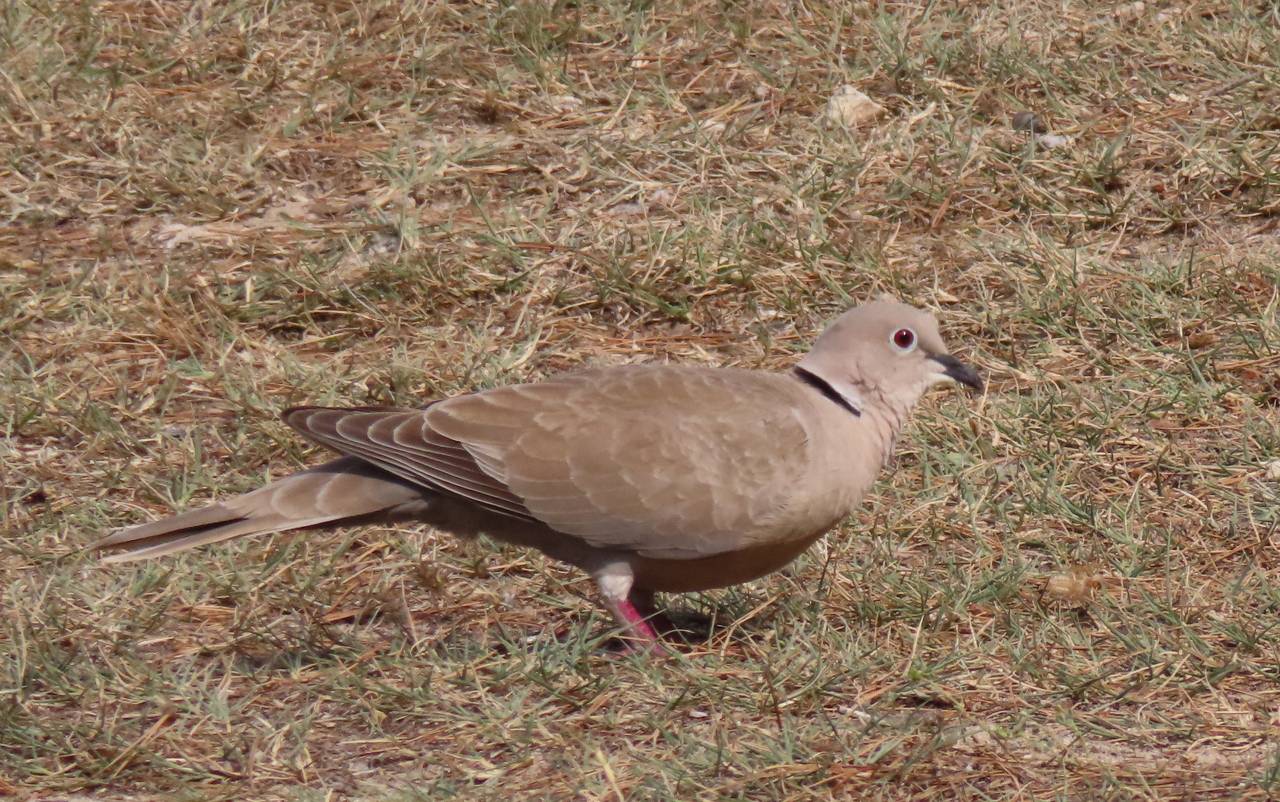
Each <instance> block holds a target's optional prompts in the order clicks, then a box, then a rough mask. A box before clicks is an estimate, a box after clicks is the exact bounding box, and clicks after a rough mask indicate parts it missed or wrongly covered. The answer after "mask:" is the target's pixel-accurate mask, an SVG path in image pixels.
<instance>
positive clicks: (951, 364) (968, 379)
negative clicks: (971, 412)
mask: <svg viewBox="0 0 1280 802" xmlns="http://www.w3.org/2000/svg"><path fill="white" fill-rule="evenodd" d="M929 358H930V359H932V360H933V361H934V362H937V363H938V364H939V365H942V368H943V370H942V372H943V373H945V374H946V375H947V376H950V377H951V378H953V379H955V380H956V381H958V382H960V383H961V384H963V385H965V386H966V387H968V388H970V389H972V390H974V391H975V392H979V393H980V392H982V377H981V376H979V375H978V371H976V370H974V369H973V368H971V367H969V366H968V365H966V364H965V363H963V362H961V361H960V360H959V359H956V358H955V357H954V356H952V355H951V354H934V355H931V356H930V357H929Z"/></svg>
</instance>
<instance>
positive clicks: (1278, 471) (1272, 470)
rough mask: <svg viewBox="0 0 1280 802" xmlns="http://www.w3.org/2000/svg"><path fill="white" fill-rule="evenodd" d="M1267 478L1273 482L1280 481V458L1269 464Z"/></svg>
mask: <svg viewBox="0 0 1280 802" xmlns="http://www.w3.org/2000/svg"><path fill="white" fill-rule="evenodd" d="M1266 475H1267V478H1268V479H1270V480H1271V481H1273V482H1280V459H1278V460H1273V461H1272V462H1270V463H1269V464H1268V465H1267V474H1266Z"/></svg>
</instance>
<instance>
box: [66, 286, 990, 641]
mask: <svg viewBox="0 0 1280 802" xmlns="http://www.w3.org/2000/svg"><path fill="white" fill-rule="evenodd" d="M944 383H952V384H957V383H958V384H960V385H965V386H967V387H968V388H970V389H971V390H973V391H975V392H978V393H980V392H982V387H983V382H982V379H981V378H980V376H979V374H978V373H977V371H976V370H974V368H973V367H971V366H970V365H968V364H966V363H964V362H962V361H961V360H959V359H958V358H956V357H955V356H952V355H951V354H950V353H949V352H948V350H947V348H946V346H945V344H944V343H943V340H942V337H941V335H940V334H939V330H938V324H937V321H936V320H935V318H934V317H933V316H932V315H931V314H930V313H929V312H927V311H924V310H921V309H917V308H914V307H912V306H909V305H907V304H904V303H902V302H900V301H897V300H894V299H890V298H880V299H877V300H874V301H870V302H867V303H864V304H862V305H859V306H855V307H853V308H851V309H848V310H847V311H845V312H844V313H843V314H841V315H839V316H838V317H837V318H835V320H834V321H832V322H831V323H830V324H829V325H828V326H827V328H826V329H825V330H824V331H823V332H822V333H821V334H820V335H819V337H818V339H817V340H816V342H815V343H814V345H813V347H812V349H811V350H810V351H809V352H808V353H807V354H806V355H804V356H803V357H802V358H801V359H799V360H798V361H797V362H796V363H795V364H794V365H793V366H792V367H790V368H789V369H786V370H782V371H766V370H749V369H741V368H724V367H713V366H702V365H672V364H659V365H643V364H641V365H622V366H612V367H598V368H592V369H586V370H582V371H580V372H576V373H567V374H564V375H559V376H554V377H551V378H548V379H545V380H543V381H537V382H532V383H525V384H513V385H507V386H501V387H495V388H492V389H484V390H479V391H476V392H471V393H466V394H462V395H456V396H452V397H449V398H445V399H441V400H435V401H431V402H430V403H428V404H426V405H425V406H424V407H421V408H400V407H350V408H334V407H321V406H299V407H293V408H290V409H287V410H286V411H285V412H284V413H283V419H284V422H285V423H286V424H288V425H289V426H290V427H291V428H292V429H294V430H295V431H296V432H298V433H299V434H300V435H302V436H303V437H305V438H306V439H308V440H310V441H312V442H314V443H316V444H318V445H321V446H324V447H326V448H328V449H331V450H332V451H335V452H337V453H338V454H339V455H340V456H338V457H337V458H336V459H333V460H331V461H329V462H325V463H323V464H320V465H316V466H315V467H311V468H308V469H306V470H302V471H300V472H298V473H294V474H291V475H288V476H285V477H283V478H280V479H277V480H276V481H273V482H271V483H269V484H267V485H265V486H264V487H261V488H259V489H257V490H253V491H251V492H248V493H245V494H243V495H240V496H237V497H234V498H230V499H228V500H225V501H221V502H217V503H214V504H211V505H209V506H205V507H201V508H198V509H193V510H190V511H187V512H182V513H179V514H177V515H173V516H171V517H168V518H164V519H162V520H157V521H153V522H150V523H142V524H138V525H134V526H130V527H127V528H124V529H120V530H118V531H116V532H114V533H113V534H110V535H108V536H106V537H104V538H102V539H100V540H98V541H97V542H95V543H93V544H92V545H91V546H90V548H91V549H94V550H96V551H98V552H101V553H103V554H104V556H103V560H104V561H106V562H123V561H129V560H138V559H143V558H151V557H160V556H163V555H167V554H172V553H175V552H181V551H186V550H188V549H192V548H195V547H197V546H204V545H208V544H212V543H217V542H219V541H224V540H229V539H231V538H239V537H245V536H250V535H265V534H268V533H273V532H284V531H287V530H298V529H322V528H333V527H346V526H353V525H360V524H368V523H397V522H425V523H426V524H429V525H430V526H432V527H434V528H436V529H438V530H443V531H445V532H449V533H452V534H454V535H458V536H462V537H472V536H476V535H480V534H485V535H488V536H489V537H491V538H494V539H496V540H498V541H503V542H506V543H511V544H515V545H518V546H525V547H530V548H533V549H536V550H537V551H540V552H542V553H543V554H544V555H546V556H547V557H549V558H551V559H552V560H556V561H559V562H561V563H567V564H569V565H571V566H575V567H577V568H579V569H581V570H582V571H584V572H586V573H587V574H588V575H590V576H591V577H592V578H593V579H594V580H595V584H596V586H597V588H598V591H599V596H600V599H601V601H602V604H603V606H604V607H605V608H606V609H607V610H608V611H609V613H610V614H611V615H612V616H613V618H614V620H615V621H616V624H617V630H616V632H617V634H618V636H619V637H620V638H621V640H622V641H623V642H624V644H626V648H627V650H629V651H640V652H659V653H661V652H665V651H666V650H665V648H664V646H663V644H662V639H661V638H660V637H659V635H658V632H657V631H656V630H655V628H654V626H653V621H654V620H655V618H656V617H657V616H660V615H661V613H660V611H659V610H658V609H657V606H656V603H655V594H656V593H682V592H692V591H704V590H710V589H714V588H722V587H727V586H731V585H736V584H739V583H743V582H748V581H751V580H753V579H757V578H759V577H762V576H765V575H767V574H769V573H772V572H774V571H776V570H778V569H779V568H781V567H783V566H784V565H786V564H787V563H789V562H791V561H792V560H793V559H794V558H795V557H797V556H798V555H799V554H801V553H802V552H804V551H805V550H806V549H808V548H809V547H810V546H811V545H812V544H813V543H814V542H815V541H816V540H817V539H818V538H820V537H822V536H823V535H824V534H826V533H827V532H828V531H830V530H831V529H833V528H835V527H836V526H837V525H838V524H839V523H840V522H841V521H842V520H844V519H845V518H846V517H848V516H849V515H851V514H852V513H854V512H855V511H857V510H858V508H859V507H860V505H861V502H862V499H863V496H864V495H865V494H866V493H867V491H868V490H869V489H870V488H871V486H872V485H873V484H874V482H875V480H876V478H877V475H878V474H879V473H880V472H881V469H882V467H883V466H884V465H885V464H886V463H887V461H888V460H889V457H890V456H891V455H892V452H893V449H894V446H895V443H896V440H897V438H898V435H899V433H900V432H901V430H902V428H903V425H904V424H905V422H906V420H907V417H908V414H909V413H910V412H911V410H912V409H913V408H914V407H915V406H916V404H917V402H918V401H919V400H920V398H921V397H922V396H923V395H924V393H925V391H927V390H928V389H929V388H930V387H932V386H934V385H936V384H944Z"/></svg>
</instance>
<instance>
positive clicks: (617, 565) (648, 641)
mask: <svg viewBox="0 0 1280 802" xmlns="http://www.w3.org/2000/svg"><path fill="white" fill-rule="evenodd" d="M593 576H594V577H595V580H596V584H597V585H599V586H600V595H601V596H603V597H604V605H605V607H606V608H608V610H609V612H610V613H612V614H613V618H614V620H615V621H617V622H618V625H619V626H620V627H621V628H622V637H623V639H624V640H625V641H626V642H627V651H631V652H638V651H643V652H650V653H653V654H665V653H666V649H663V648H662V643H661V642H660V641H659V640H658V633H656V632H654V631H653V627H652V626H651V625H650V624H649V622H648V621H646V620H645V616H644V615H643V614H642V613H641V612H640V611H639V610H637V609H636V605H635V602H636V601H637V600H638V601H640V603H641V604H642V605H644V604H645V603H646V599H645V595H644V593H643V592H641V593H640V594H639V595H638V597H637V596H636V595H634V594H633V593H632V590H631V583H632V582H633V581H634V580H633V575H632V573H631V566H630V565H628V564H626V563H625V562H614V563H609V564H607V565H604V566H601V568H600V570H598V571H596V572H594V573H593ZM652 601H653V596H652V594H649V597H648V602H649V604H652Z"/></svg>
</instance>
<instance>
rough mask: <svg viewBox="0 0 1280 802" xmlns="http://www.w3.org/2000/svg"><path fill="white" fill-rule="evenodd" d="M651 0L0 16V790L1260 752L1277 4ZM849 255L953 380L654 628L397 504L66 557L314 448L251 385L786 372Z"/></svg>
mask: <svg viewBox="0 0 1280 802" xmlns="http://www.w3.org/2000/svg"><path fill="white" fill-rule="evenodd" d="M666 5H667V4H647V3H642V2H637V3H630V4H628V3H624V2H607V3H603V4H580V3H572V2H558V3H555V4H553V5H552V4H548V3H546V2H506V3H500V4H496V5H492V6H490V5H485V4H480V3H475V2H452V3H445V2H402V1H401V0H397V2H382V1H381V0H371V1H370V2H360V3H353V2H346V0H329V1H328V2H309V3H308V2H296V3H248V2H242V1H241V0H229V1H228V2H218V3H213V2H159V3H157V2H143V1H142V0H120V1H119V2H86V3H48V2H39V1H38V0H16V2H12V3H8V4H6V5H4V6H3V8H2V9H0V145H2V146H0V155H2V156H3V162H0V196H2V197H3V201H2V203H0V213H2V214H0V332H3V339H0V343H3V346H2V347H3V349H4V350H3V352H2V354H0V355H2V358H3V361H0V391H2V392H3V396H4V398H5V403H4V404H3V406H2V407H0V409H2V410H3V412H4V419H3V428H2V430H0V431H2V433H3V438H2V439H0V499H2V500H3V520H2V525H3V530H2V533H3V534H2V537H0V604H2V605H3V620H2V622H0V796H3V795H5V794H9V795H16V796H18V797H31V798H41V799H52V798H54V797H57V798H60V799H61V798H67V795H68V794H92V795H93V797H94V798H98V799H214V798H226V799H246V798H252V799H290V800H330V799H335V800H336V799H394V800H427V799H431V800H436V799H447V798H459V799H601V800H619V799H670V800H689V799H795V800H808V799H814V800H821V799H834V798H841V799H843V798H855V799H857V798H860V799H912V800H924V799H938V798H961V799H1036V800H1041V799H1091V800H1092V799H1195V800H1208V799H1257V800H1261V799H1265V798H1270V797H1272V796H1274V795H1275V794H1277V793H1280V758H1278V757H1277V754H1276V752H1275V749H1274V740H1275V734H1276V733H1277V731H1278V729H1280V632H1278V631H1277V630H1278V622H1280V556H1278V551H1277V550H1278V549H1280V481H1278V480H1276V479H1274V478H1271V479H1269V478H1267V466H1268V465H1269V464H1274V463H1276V462H1277V461H1280V426H1278V421H1280V378H1277V377H1278V376H1280V322H1278V320H1277V309H1278V304H1280V300H1278V297H1277V293H1278V290H1277V286H1278V285H1280V227H1278V220H1280V217H1278V212H1280V116H1278V114H1280V112H1278V111H1277V109H1278V108H1280V34H1278V33H1277V31H1280V12H1278V11H1277V7H1276V6H1275V5H1274V4H1273V3H1271V2H1261V1H1260V2H1238V3H1232V2H1217V1H1216V0H1171V1H1170V2H1154V3H1149V4H1147V5H1145V6H1144V5H1142V4H1141V3H1129V4H1123V5H1111V4H1102V5H1099V4H1091V3H1080V2H1070V0H1067V1H1066V2H1061V3H1050V2H1047V0H1030V1H1029V2H1028V1H1027V0H1024V1H1023V2H1008V1H1007V0H1005V1H1001V2H996V3H990V4H987V3H974V4H960V5H953V4H932V5H926V4H910V3H905V4H873V5H871V6H863V5H860V4H859V5H856V6H855V5H853V4H846V3H843V2H836V1H835V0H831V1H830V2H828V1H827V0H817V2H809V1H808V0H806V1H805V2H796V3H788V2H767V3H735V2H694V3H690V4H687V5H684V6H683V10H680V11H672V10H670V9H667V8H666V7H665V6H666ZM672 5H676V4H672ZM846 83H852V84H854V85H856V86H857V87H859V88H860V89H862V90H863V91H864V92H866V93H867V94H869V95H871V96H872V97H873V98H875V99H876V100H877V101H879V102H880V103H882V104H884V106H885V107H886V111H885V114H884V115H883V116H882V117H881V118H880V119H879V120H877V121H876V122H875V123H873V124H871V125H869V126H864V127H862V128H860V129H858V130H856V131H854V132H846V131H843V130H839V129H835V128H831V127H829V126H826V125H824V124H823V122H822V116H823V110H824V106H825V103H826V99H827V98H828V97H829V96H830V95H831V93H832V92H833V91H835V89H836V88H837V87H839V86H840V85H842V84H846ZM1028 109H1030V110H1033V111H1035V112H1037V113H1039V114H1040V115H1041V117H1042V118H1043V119H1044V121H1045V122H1046V123H1047V125H1048V126H1049V128H1050V129H1051V130H1052V131H1053V132H1054V133H1057V134H1061V135H1065V136H1069V137H1070V142H1069V143H1067V144H1065V145H1060V146H1058V147H1054V148H1046V147H1044V146H1043V143H1042V142H1040V143H1038V142H1037V141H1036V140H1035V139H1034V138H1033V137H1032V136H1031V134H1029V133H1027V132H1025V131H1017V130H1014V129H1013V128H1012V126H1011V125H1010V120H1011V117H1012V115H1014V114H1015V113H1016V112H1019V111H1023V110H1028ZM884 290H889V291H893V292H896V293H898V294H900V295H902V296H903V297H904V298H906V299H907V300H910V301H913V302H917V303H920V304H925V305H929V306H932V307H935V308H938V310H939V313H940V316H941V318H942V319H943V321H944V327H945V328H946V329H947V334H948V336H949V338H950V340H951V341H952V342H953V343H955V344H956V345H957V350H958V351H960V352H961V353H965V354H968V355H971V356H972V357H973V358H974V359H975V360H976V361H977V362H978V363H980V364H981V365H982V366H983V367H984V369H985V370H986V371H987V373H988V375H989V377H990V380H991V381H990V384H991V387H990V391H989V394H988V395H987V397H986V398H984V399H983V400H982V402H981V403H980V404H977V405H976V408H975V406H974V405H970V404H968V403H967V402H966V401H965V400H963V399H961V398H959V397H958V396H952V397H947V396H945V395H943V396H938V397H935V398H934V399H933V400H932V401H931V402H930V403H929V404H927V405H926V408H925V409H923V410H922V411H921V413H920V414H919V416H918V417H917V419H916V422H915V424H914V425H913V427H912V431H911V432H910V433H909V436H907V437H905V438H904V444H903V447H902V449H901V453H900V455H899V458H898V461H897V467H898V470H897V471H896V472H895V473H893V475H892V476H889V477H886V478H885V480H884V481H883V482H882V483H881V484H880V485H879V487H878V489H877V493H876V494H875V496H874V497H873V498H872V499H870V501H869V503H868V504H867V505H866V508H865V511H864V513H863V514H862V515H861V516H860V517H859V519H858V520H854V521H850V522H849V523H848V525H847V526H846V527H845V528H844V529H843V530H842V531H840V532H839V533H837V534H835V535H834V536H832V537H830V538H829V539H828V540H827V541H826V542H825V543H824V544H823V545H822V546H821V547H819V548H817V549H815V550H814V551H813V552H812V553H811V554H809V555H806V556H805V557H804V558H802V559H801V560H800V561H799V562H797V563H796V564H795V565H794V566H792V567H791V568H790V569H789V570H787V571H786V572H784V573H783V574H781V575H778V576H774V577H771V578H769V579H768V580H765V581H761V582H757V583H754V584H753V585H750V586H747V587H744V588H739V589H734V590H730V591H726V592H722V593H716V594H710V595H708V596H703V597H690V598H686V599H682V600H676V603H677V604H681V605H684V606H686V607H691V608H694V609H700V610H702V611H704V612H709V613H712V614H713V615H714V616H715V617H716V619H717V621H718V625H717V627H716V629H715V631H714V633H713V636H712V637H711V639H710V640H709V641H708V642H707V643H706V644H697V645H692V646H689V647H688V648H686V649H684V650H683V651H682V655H681V656H680V657H678V658H676V659H674V660H672V661H669V662H665V663H645V662H643V661H638V660H619V659H614V658H610V657H608V656H606V655H603V654H601V652H600V649H599V644H600V640H601V638H603V637H605V636H606V635H607V631H608V625H607V622H606V621H605V620H604V618H603V617H602V616H601V614H600V613H598V612H597V611H596V610H595V609H594V608H593V606H592V604H591V602H590V600H589V597H590V593H591V589H590V588H589V586H588V584H587V583H586V582H584V581H583V580H582V579H581V578H580V577H577V576H575V575H573V574H571V573H569V572H567V571H564V570H561V569H559V568H557V567H554V566H549V565H547V564H546V563H544V562H543V561H542V560H541V559H539V558H537V557H535V556H532V555H529V554H525V553H522V552H519V551H517V550H512V549H503V548H497V547H490V546H482V545H474V544H473V545H466V544H461V543H457V542H453V541H451V540H449V539H446V538H444V537H441V536H438V535H436V534H434V533H432V532H429V531H392V530H387V529H366V530H360V531H352V532H347V533H338V534H332V535H324V536H305V537H278V538H273V539H266V540H262V541H257V542H251V543H238V544H231V545H225V546H220V547H216V548H210V549H207V550H204V551H202V552H200V553H198V554H192V555H186V556H184V557H182V558H180V559H172V560H166V561H162V562H158V563H155V564H147V565H144V566H141V567H137V568H131V569H127V570H113V571H104V570H101V569H99V568H98V567H96V566H95V565H94V564H93V563H92V562H91V561H89V560H87V559H86V558H85V557H84V556H83V555H82V554H80V553H79V552H78V551H77V549H78V547H79V546H81V545H82V544H84V543H86V542H87V541H88V540H90V539H91V538H93V537H95V536H96V535H99V534H101V533H103V532H105V531H107V530H110V529H112V528H114V527H117V526H120V525H123V524H126V523H131V522H135V521H138V520H142V519H145V518H148V517H152V516H156V515H161V514H164V513H166V512H168V511H170V510H172V509H174V508H175V507H181V506H184V505H187V504H192V503H197V502H199V501H201V500H204V499H206V498H208V497H210V496H213V495H217V494H225V493H231V492H235V491H239V490H244V489H247V488H249V487H252V486H255V485H257V484H258V483H260V482H261V480H262V478H263V477H264V475H266V474H267V473H268V472H273V473H276V474H279V473H282V472H285V471H288V470H290V469H292V468H293V467H295V466H296V465H299V464H302V462H303V461H304V460H305V459H309V458H310V455H309V454H307V453H306V449H304V447H303V446H302V445H301V444H299V443H298V442H297V440H296V439H295V438H293V437H291V436H289V435H288V433H287V432H286V431H285V430H284V428H283V426H282V425H281V424H280V423H279V422H277V419H276V415H277V412H278V411H279V410H280V409H281V408H283V407H284V406H286V405H288V404H292V403H298V402H302V401H312V402H331V403H354V404H361V403H385V402H393V403H402V404H412V403H416V402H418V401H419V400H420V399H423V398H426V397H431V396H436V395H441V394H447V393H451V392H455V391H458V390H461V389H464V388H469V387H474V386H486V385H490V384H495V383H503V382H511V381H517V380H521V379H527V378H533V377H537V376H542V375H546V374H549V373H553V372H556V371H561V370H565V369H570V368H573V367H575V366H579V365H583V364H586V363H589V362H620V361H627V360H639V359H668V358H670V359H680V360H688V361H707V362H714V363H718V364H740V365H751V366H777V365H783V364H786V362H787V361H788V360H789V359H790V358H791V357H792V355H793V354H794V353H795V352H796V351H798V350H800V349H802V348H803V347H805V345H806V344H807V343H808V342H809V341H810V340H811V338H812V336H813V334H814V333H815V332H816V331H817V330H818V329H819V327H820V326H821V323H822V321H823V320H824V319H825V318H827V317H828V316H830V315H831V314H833V313H834V312H835V311H837V310H839V309H841V308H842V307H844V306H845V305H846V304H848V303H849V302H850V300H851V299H859V298H864V297H867V296H869V295H872V294H875V293H877V292H880V291H884Z"/></svg>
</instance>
